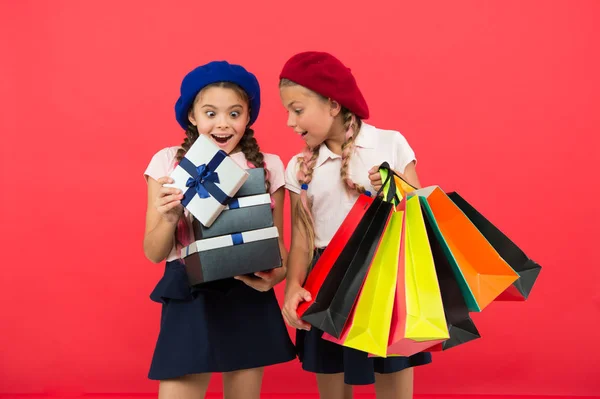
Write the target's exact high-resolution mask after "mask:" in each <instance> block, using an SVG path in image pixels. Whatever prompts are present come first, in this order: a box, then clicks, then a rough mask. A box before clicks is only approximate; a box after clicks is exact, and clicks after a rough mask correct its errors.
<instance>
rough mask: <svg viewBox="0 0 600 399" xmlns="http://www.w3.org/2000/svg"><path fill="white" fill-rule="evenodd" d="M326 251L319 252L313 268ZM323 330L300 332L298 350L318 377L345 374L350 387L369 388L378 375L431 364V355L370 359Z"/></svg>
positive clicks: (305, 362) (305, 367)
mask: <svg viewBox="0 0 600 399" xmlns="http://www.w3.org/2000/svg"><path fill="white" fill-rule="evenodd" d="M322 252H323V249H319V250H317V251H316V252H315V256H314V259H313V265H314V264H315V263H316V261H317V260H318V258H319V256H320V255H321V253H322ZM322 335H323V331H321V330H319V329H317V328H315V327H312V328H311V329H310V331H304V330H296V350H297V351H298V358H299V359H300V361H301V362H302V368H303V369H304V370H306V371H309V372H312V373H318V374H337V373H344V382H345V383H346V384H348V385H368V384H373V383H374V382H375V373H378V374H390V373H395V372H398V371H401V370H404V369H406V368H410V367H415V366H421V365H425V364H428V363H431V360H432V359H431V353H429V352H421V353H417V354H415V355H413V356H410V357H403V356H398V357H388V358H378V357H369V354H368V353H366V352H361V351H359V350H356V349H353V348H347V347H345V346H341V345H338V344H335V343H333V342H330V341H327V340H325V339H323V338H321V336H322Z"/></svg>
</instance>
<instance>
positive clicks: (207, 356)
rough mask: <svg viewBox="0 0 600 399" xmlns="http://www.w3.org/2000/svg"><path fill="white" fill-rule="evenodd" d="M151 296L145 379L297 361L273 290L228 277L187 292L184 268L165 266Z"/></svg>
mask: <svg viewBox="0 0 600 399" xmlns="http://www.w3.org/2000/svg"><path fill="white" fill-rule="evenodd" d="M150 298H151V299H152V300H153V301H155V302H159V303H161V304H162V313H161V320H160V333H159V336H158V340H157V343H156V348H155V350H154V356H153V358H152V365H151V367H150V372H149V374H148V377H149V378H150V379H152V380H164V379H168V378H175V377H181V376H184V375H187V374H196V373H211V372H229V371H235V370H243V369H250V368H255V367H263V366H268V365H272V364H277V363H283V362H288V361H291V360H294V359H295V358H296V353H295V348H294V345H293V343H292V341H291V339H290V337H289V334H288V332H287V329H286V326H285V323H284V321H283V317H282V315H281V309H280V308H279V304H278V302H277V298H276V297H275V293H274V291H273V290H270V291H268V292H260V291H257V290H255V289H253V288H251V287H248V286H247V285H246V284H244V283H243V282H241V281H238V280H234V279H227V280H221V281H215V282H212V283H207V284H204V285H202V286H200V288H193V289H190V287H189V285H188V280H187V274H186V272H185V269H184V266H183V264H182V263H181V262H179V261H173V262H167V264H166V266H165V273H164V275H163V277H162V279H161V280H160V281H159V282H158V284H157V285H156V287H155V288H154V291H153V292H152V294H151V295H150Z"/></svg>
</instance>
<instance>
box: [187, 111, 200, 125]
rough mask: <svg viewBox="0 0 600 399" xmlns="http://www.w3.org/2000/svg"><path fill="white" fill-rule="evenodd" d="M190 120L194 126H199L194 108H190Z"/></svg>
mask: <svg viewBox="0 0 600 399" xmlns="http://www.w3.org/2000/svg"><path fill="white" fill-rule="evenodd" d="M188 120H189V121H190V123H191V124H192V125H194V126H197V125H198V122H196V118H195V117H194V107H192V108H190V110H189V111H188Z"/></svg>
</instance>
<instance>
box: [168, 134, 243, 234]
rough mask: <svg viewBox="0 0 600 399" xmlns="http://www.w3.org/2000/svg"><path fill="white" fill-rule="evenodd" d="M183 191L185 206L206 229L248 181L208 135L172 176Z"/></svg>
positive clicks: (196, 145)
mask: <svg viewBox="0 0 600 399" xmlns="http://www.w3.org/2000/svg"><path fill="white" fill-rule="evenodd" d="M170 177H171V178H172V179H173V180H174V183H172V184H169V185H166V186H169V187H176V188H179V189H180V190H182V191H183V193H184V196H183V200H182V201H181V202H182V204H183V206H184V207H185V208H186V209H187V210H188V211H190V213H191V214H192V215H194V217H195V218H196V219H197V220H198V221H199V222H200V223H202V225H204V226H205V227H210V226H211V225H212V224H213V223H214V221H215V220H216V219H217V217H218V216H219V214H220V213H221V212H222V211H223V210H224V209H225V207H226V206H227V205H228V203H229V201H230V200H231V198H232V197H234V196H235V194H236V193H237V192H238V191H239V189H240V188H241V187H242V185H243V184H244V183H245V182H246V180H247V179H248V172H247V171H246V170H245V169H243V168H241V167H240V166H239V165H238V164H236V163H235V161H234V160H232V159H231V158H229V156H227V153H226V152H224V151H223V150H221V149H219V147H218V146H217V145H216V144H215V143H213V142H212V141H211V140H210V139H209V138H208V137H206V136H205V135H202V134H201V135H200V136H199V137H198V139H197V140H196V142H194V144H193V145H192V146H191V148H190V149H189V150H188V151H187V153H186V155H185V157H184V158H183V159H182V160H181V162H180V163H179V165H177V166H176V167H175V170H174V171H173V172H172V173H171V175H170Z"/></svg>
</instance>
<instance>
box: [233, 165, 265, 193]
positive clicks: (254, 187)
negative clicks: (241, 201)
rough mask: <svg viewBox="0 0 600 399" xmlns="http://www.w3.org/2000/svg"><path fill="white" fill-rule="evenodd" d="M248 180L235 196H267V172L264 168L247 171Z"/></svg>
mask: <svg viewBox="0 0 600 399" xmlns="http://www.w3.org/2000/svg"><path fill="white" fill-rule="evenodd" d="M246 173H248V179H247V180H246V182H245V183H244V184H243V185H242V187H240V189H239V190H238V192H237V193H236V194H235V196H236V197H247V196H249V195H258V194H265V193H266V192H267V187H266V186H265V170H264V169H263V168H255V169H246Z"/></svg>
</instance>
